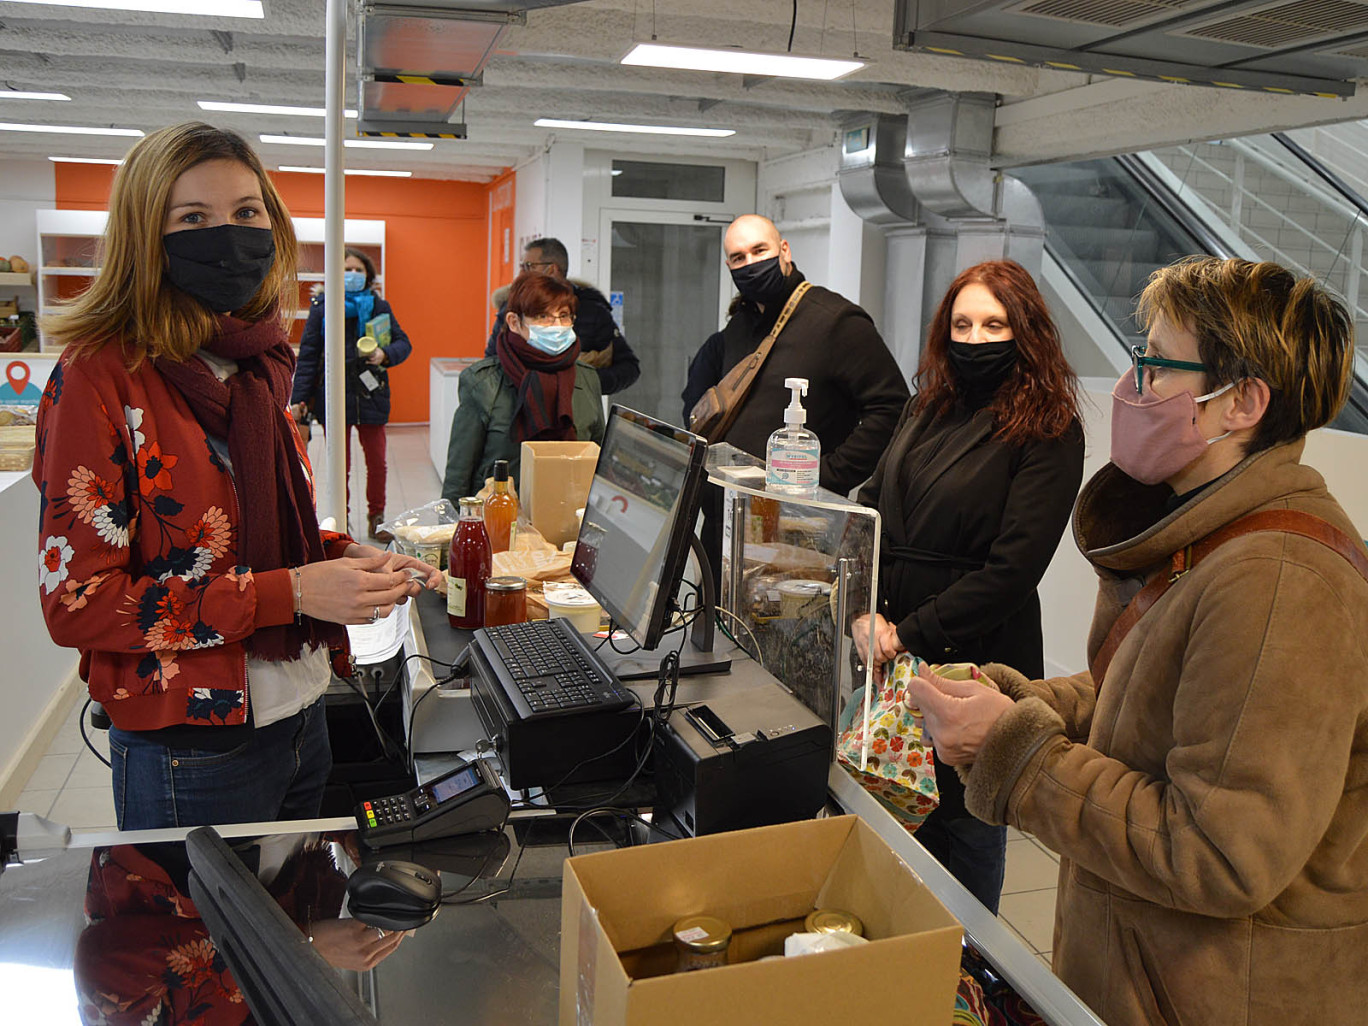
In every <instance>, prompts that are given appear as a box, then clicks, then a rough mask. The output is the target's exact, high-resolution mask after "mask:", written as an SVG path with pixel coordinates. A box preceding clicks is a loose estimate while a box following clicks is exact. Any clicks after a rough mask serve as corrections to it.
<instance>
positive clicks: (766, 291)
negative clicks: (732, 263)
mask: <svg viewBox="0 0 1368 1026" xmlns="http://www.w3.org/2000/svg"><path fill="white" fill-rule="evenodd" d="M731 276H732V281H733V282H734V283H735V285H736V291H737V292H739V293H741V295H743V296H745V297H746V298H747V299H749V300H750V301H751V302H752V303H776V302H778V301H779V298H780V297H781V296H782V295H783V294H784V272H783V270H782V269H781V268H780V267H779V258H778V257H777V256H773V257H770V258H769V259H768V260H757V261H756V262H755V263H753V264H747V265H746V266H745V267H733V268H732V269H731Z"/></svg>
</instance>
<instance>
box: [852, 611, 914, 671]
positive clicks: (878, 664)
mask: <svg viewBox="0 0 1368 1026" xmlns="http://www.w3.org/2000/svg"><path fill="white" fill-rule="evenodd" d="M850 636H851V638H852V639H853V640H854V642H855V651H856V652H858V653H859V656H860V662H862V663H864V664H865V665H866V666H869V665H872V666H873V667H874V679H875V680H876V681H881V680H883V666H884V663H886V662H888V661H889V660H890V659H892V658H893V657H894V656H896V655H897V654H898V653H899V652H905V651H907V649H905V648H903V643H902V639H901V638H899V637H898V628H897V627H896V626H895V625H894V624H891V623H889V622H888V621H887V620H886V619H884V617H883V615H882V614H881V613H875V614H874V648H873V651H871V650H870V647H869V617H867V616H860V617H857V618H856V619H855V622H854V623H852V624H851V625H850Z"/></svg>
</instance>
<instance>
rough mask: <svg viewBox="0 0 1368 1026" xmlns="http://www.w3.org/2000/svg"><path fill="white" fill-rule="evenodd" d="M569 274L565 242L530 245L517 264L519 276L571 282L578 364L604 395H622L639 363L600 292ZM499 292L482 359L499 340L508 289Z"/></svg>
mask: <svg viewBox="0 0 1368 1026" xmlns="http://www.w3.org/2000/svg"><path fill="white" fill-rule="evenodd" d="M569 271H570V254H569V252H568V251H567V250H566V248H565V243H563V242H561V240H560V239H552V238H545V239H533V240H532V241H531V242H529V243H528V244H527V246H526V247H525V248H524V249H523V258H522V263H520V264H519V265H518V273H519V274H528V273H535V274H549V275H550V276H551V277H553V278H559V279H561V280H562V281H567V282H569V283H570V287H571V288H573V289H574V290H575V300H576V303H577V304H578V305H577V308H576V311H575V337H576V338H577V339H579V344H580V360H579V362H580V363H583V364H587V365H589V366H590V367H593V368H594V369H595V370H597V371H598V376H599V388H600V389H601V390H602V391H603V394H604V395H611V394H612V393H614V392H621V391H622V390H623V389H624V388H627V387H628V386H629V385H631V384H632V382H634V381H636V379H637V378H639V377H641V362H640V361H639V360H638V359H637V355H636V353H634V352H632V347H631V346H629V345H628V344H627V339H626V338H624V337H623V335H622V331H621V329H619V328H618V326H617V321H615V320H613V308H612V307H611V306H610V305H609V303H608V300H607V299H606V298H604V295H603V293H602V292H600V291H599V290H598V289H596V288H594V287H593V286H592V285H590V284H589V283H588V282H583V281H574V280H573V279H571V278H570V277H569ZM500 292H503V293H504V297H505V298H502V299H500V300H499V313H498V316H496V317H495V318H494V327H493V328H492V329H491V330H490V332H489V341H488V342H486V343H485V356H493V355H494V343H495V342H496V341H498V337H499V332H500V331H501V330H502V328H503V323H504V315H505V314H507V313H508V303H507V299H506V297H507V290H506V289H500ZM495 295H496V296H497V295H498V293H495Z"/></svg>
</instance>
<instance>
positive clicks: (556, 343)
mask: <svg viewBox="0 0 1368 1026" xmlns="http://www.w3.org/2000/svg"><path fill="white" fill-rule="evenodd" d="M527 341H528V342H529V343H530V344H531V345H532V346H534V347H535V348H537V349H540V350H541V351H542V352H543V353H548V354H550V355H551V356H556V355H558V354H560V353H563V352H565V351H566V350H567V349H569V348H570V347H571V346H573V345H574V344H575V329H574V328H572V327H570V326H569V325H567V326H565V327H555V326H552V325H543V324H529V325H527Z"/></svg>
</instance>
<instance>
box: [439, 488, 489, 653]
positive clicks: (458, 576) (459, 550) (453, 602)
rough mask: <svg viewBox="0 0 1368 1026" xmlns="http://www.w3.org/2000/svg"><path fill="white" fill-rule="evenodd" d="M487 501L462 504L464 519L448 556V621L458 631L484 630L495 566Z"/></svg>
mask: <svg viewBox="0 0 1368 1026" xmlns="http://www.w3.org/2000/svg"><path fill="white" fill-rule="evenodd" d="M483 507H484V501H483V500H482V499H478V498H473V497H472V498H465V499H462V500H461V519H460V520H459V521H458V522H457V524H456V533H455V534H453V535H452V536H451V551H450V552H449V553H448V554H447V621H448V622H449V623H450V624H451V626H453V627H455V628H457V629H458V630H466V631H473V630H475V629H477V628H479V627H483V626H484V614H485V581H487V580H489V574H490V571H491V570H492V569H493V565H494V554H493V553H492V552H491V551H490V548H489V534H488V532H487V531H485V525H484V509H483Z"/></svg>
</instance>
